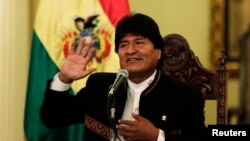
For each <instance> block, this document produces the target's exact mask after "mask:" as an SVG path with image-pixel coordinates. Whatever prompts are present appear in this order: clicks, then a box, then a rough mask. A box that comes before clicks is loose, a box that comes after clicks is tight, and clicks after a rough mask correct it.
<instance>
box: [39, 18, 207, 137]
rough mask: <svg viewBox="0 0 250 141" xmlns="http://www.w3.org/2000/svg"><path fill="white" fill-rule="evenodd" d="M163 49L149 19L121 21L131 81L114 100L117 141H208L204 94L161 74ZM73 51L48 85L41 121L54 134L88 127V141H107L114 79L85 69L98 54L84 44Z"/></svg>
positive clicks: (123, 62) (119, 33)
mask: <svg viewBox="0 0 250 141" xmlns="http://www.w3.org/2000/svg"><path fill="white" fill-rule="evenodd" d="M163 46H164V45H163V39H162V36H161V35H160V32H159V29H158V25H157V24H156V23H155V21H154V20H153V19H151V18H150V17H148V16H146V15H143V14H132V15H130V16H126V17H124V18H123V19H122V20H120V21H119V23H118V25H117V28H116V33H115V51H116V52H117V53H118V56H119V59H120V67H121V69H125V70H127V71H128V72H129V77H128V79H127V80H126V81H125V82H124V83H122V84H121V86H120V87H119V88H118V89H117V91H116V93H115V94H114V95H113V96H114V98H113V99H115V117H116V118H115V122H116V129H117V130H115V132H116V131H117V133H116V134H117V137H116V140H128V141H160V140H167V141H179V140H181V141H182V140H183V141H184V140H185V141H201V140H204V139H203V138H204V135H205V129H206V126H205V124H204V113H203V108H204V100H203V98H202V94H201V91H200V90H199V89H198V88H196V87H194V86H192V85H189V84H186V83H184V82H182V81H179V80H176V79H174V78H172V77H170V76H167V75H164V74H162V73H161V71H160V67H161V65H162V60H163V58H162V53H163ZM73 47H74V45H73ZM73 47H72V49H71V52H70V55H69V56H68V57H67V59H66V60H65V63H64V65H63V67H62V69H61V70H60V72H59V73H58V74H57V75H56V76H55V77H54V79H53V81H52V80H50V81H49V83H48V87H47V90H46V93H45V98H44V102H43V105H42V108H41V112H40V114H41V120H42V121H43V122H44V124H45V125H47V126H48V127H50V128H56V127H59V126H65V125H70V124H75V123H85V127H86V128H85V134H84V137H85V141H102V140H109V139H110V130H109V127H110V113H109V109H108V108H107V105H108V104H109V102H108V93H109V89H110V86H111V85H112V84H113V82H114V80H115V78H116V74H114V73H93V72H94V71H95V68H87V64H88V62H89V61H90V60H91V58H92V56H93V54H94V52H95V49H94V48H92V47H91V44H88V43H86V41H85V40H84V39H81V41H80V43H79V45H78V47H77V48H76V49H75V48H73ZM91 73H93V74H91ZM89 74H91V75H90V76H89V78H88V81H87V83H86V87H84V88H82V89H81V90H80V91H79V92H78V93H77V95H70V94H69V87H70V84H71V83H72V82H73V81H74V80H78V79H80V78H84V77H86V76H87V75H89ZM108 107H109V106H108Z"/></svg>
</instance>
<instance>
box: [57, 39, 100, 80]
mask: <svg viewBox="0 0 250 141" xmlns="http://www.w3.org/2000/svg"><path fill="white" fill-rule="evenodd" d="M94 54H95V48H94V47H92V42H88V43H87V42H86V40H85V39H84V38H81V40H80V42H79V45H78V46H77V47H75V45H74V44H72V46H71V49H70V52H69V55H68V56H67V58H66V59H65V62H64V64H63V66H62V68H61V71H60V73H59V75H58V76H59V79H60V80H61V81H62V82H64V83H72V82H73V81H74V80H78V79H81V78H84V77H86V76H87V75H89V74H90V73H92V72H94V71H95V70H96V69H95V68H88V63H89V62H90V60H91V59H92V58H93V56H94Z"/></svg>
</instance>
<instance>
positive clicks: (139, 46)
mask: <svg viewBox="0 0 250 141" xmlns="http://www.w3.org/2000/svg"><path fill="white" fill-rule="evenodd" d="M118 55H119V58H120V66H121V68H122V69H126V70H127V71H128V72H129V75H130V76H131V75H132V76H138V75H139V76H145V75H146V77H147V76H148V75H151V74H152V73H153V72H154V71H155V69H156V66H157V63H158V60H159V59H160V57H161V50H160V49H157V48H154V45H153V43H152V42H151V41H150V40H149V39H148V38H145V37H143V36H139V35H133V34H127V35H125V36H124V38H122V39H121V41H120V43H119V47H118Z"/></svg>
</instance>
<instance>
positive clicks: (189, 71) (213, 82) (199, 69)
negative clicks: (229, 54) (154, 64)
mask: <svg viewBox="0 0 250 141" xmlns="http://www.w3.org/2000/svg"><path fill="white" fill-rule="evenodd" d="M163 40H164V53H163V55H164V63H163V66H162V72H163V73H165V74H169V75H172V76H174V77H177V78H179V79H181V80H183V81H186V82H188V83H191V84H194V85H196V86H198V87H199V88H200V89H201V91H202V94H203V97H204V99H205V100H208V99H209V100H216V101H217V109H216V110H217V124H227V123H228V119H227V69H226V57H225V53H224V51H222V56H221V58H219V59H218V62H219V66H218V68H217V70H216V71H215V72H213V71H210V70H208V69H206V68H205V67H203V65H202V64H201V63H200V61H199V59H198V57H197V56H195V55H194V52H193V51H192V50H191V49H190V47H189V43H188V41H187V40H186V39H185V38H184V37H183V36H181V35H179V34H169V35H166V36H165V37H164V38H163Z"/></svg>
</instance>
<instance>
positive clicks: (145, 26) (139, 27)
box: [115, 13, 164, 69]
mask: <svg viewBox="0 0 250 141" xmlns="http://www.w3.org/2000/svg"><path fill="white" fill-rule="evenodd" d="M128 33H130V34H133V35H140V36H143V37H146V38H148V39H149V40H150V41H151V42H152V43H153V44H154V48H159V49H160V50H161V52H162V53H161V54H162V56H163V50H164V44H163V39H162V36H161V34H160V31H159V27H158V25H157V23H156V22H155V21H154V20H153V19H152V18H151V17H149V16H146V15H144V14H140V13H136V14H131V15H128V16H125V17H123V18H122V19H121V20H120V21H119V22H118V24H117V27H116V32H115V52H116V53H117V52H118V49H119V43H120V41H121V39H122V38H123V37H124V36H125V35H126V34H128ZM162 56H161V59H160V60H159V61H158V65H157V68H158V69H159V68H160V67H161V65H162V63H163V57H162Z"/></svg>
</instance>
